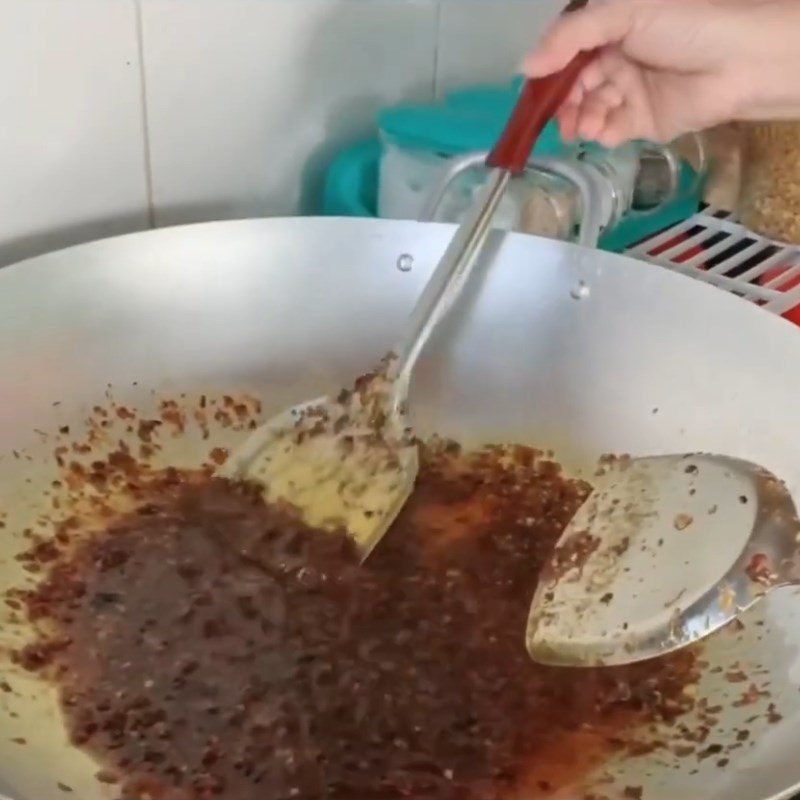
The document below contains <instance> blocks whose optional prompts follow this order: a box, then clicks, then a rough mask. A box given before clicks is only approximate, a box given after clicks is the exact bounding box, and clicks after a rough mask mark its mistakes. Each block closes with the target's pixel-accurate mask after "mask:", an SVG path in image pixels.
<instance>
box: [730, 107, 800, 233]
mask: <svg viewBox="0 0 800 800" xmlns="http://www.w3.org/2000/svg"><path fill="white" fill-rule="evenodd" d="M741 130H742V147H743V154H742V191H741V196H740V200H739V209H738V211H739V218H740V219H741V221H742V223H743V224H744V225H745V226H747V227H748V228H750V229H751V230H753V231H755V232H756V233H760V234H762V235H763V236H768V237H769V238H771V239H775V240H777V241H781V242H787V243H791V244H800V122H759V123H745V124H743V125H742V128H741Z"/></svg>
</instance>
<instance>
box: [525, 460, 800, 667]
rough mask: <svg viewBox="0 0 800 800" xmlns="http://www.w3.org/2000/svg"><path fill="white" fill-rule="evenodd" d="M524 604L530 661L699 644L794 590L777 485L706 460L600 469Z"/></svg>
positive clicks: (757, 473)
mask: <svg viewBox="0 0 800 800" xmlns="http://www.w3.org/2000/svg"><path fill="white" fill-rule="evenodd" d="M600 472H602V473H603V474H600V475H598V476H597V477H596V479H595V480H594V487H595V488H594V490H593V492H592V494H591V495H590V496H589V498H588V499H587V501H586V502H585V503H584V505H583V506H582V507H581V508H580V509H579V510H578V513H577V514H576V515H575V517H574V518H573V519H572V521H571V523H570V525H569V526H568V528H567V530H566V531H565V532H564V534H563V535H562V537H561V539H560V540H559V543H558V545H557V547H556V551H555V554H554V556H553V559H552V560H551V562H550V563H549V565H548V566H547V568H546V570H545V573H544V574H543V576H542V579H541V582H540V584H539V587H538V589H537V591H536V594H535V597H534V600H533V603H532V605H531V611H530V616H529V620H528V630H527V645H528V651H529V652H530V654H531V656H532V657H533V659H534V660H536V661H540V662H544V663H549V664H561V665H572V666H596V665H599V664H605V665H612V664H626V663H630V662H634V661H641V660H644V659H647V658H651V657H654V656H658V655H663V654H665V653H668V652H670V651H673V650H677V649H678V648H681V647H685V646H686V645H687V644H690V643H692V642H695V641H698V640H699V639H701V638H703V637H704V636H707V635H708V634H710V633H713V632H714V631H716V630H718V629H719V628H721V627H722V626H723V625H725V624H726V623H728V622H730V621H731V620H732V619H734V617H736V616H737V615H738V614H740V613H741V612H743V611H745V610H746V609H747V608H749V607H750V606H752V605H753V604H754V603H756V602H758V600H760V599H761V598H762V597H764V596H765V594H766V593H767V592H769V591H771V590H772V589H776V588H778V587H781V586H786V585H787V584H797V583H800V555H799V554H798V549H797V548H798V533H799V532H800V524H798V519H797V514H796V511H795V506H794V502H793V501H792V497H791V495H790V494H789V491H788V490H787V489H786V487H785V486H784V485H783V484H782V483H781V482H780V481H779V480H778V479H777V478H776V477H775V476H774V475H772V474H771V473H769V472H767V471H766V470H765V469H762V468H761V467H759V466H757V465H755V464H751V463H750V462H747V461H742V460H739V459H735V458H727V457H725V456H716V455H688V456H678V455H672V456H661V457H653V458H637V459H630V458H621V459H617V460H614V461H609V462H608V463H606V464H604V465H603V466H602V468H601V470H600Z"/></svg>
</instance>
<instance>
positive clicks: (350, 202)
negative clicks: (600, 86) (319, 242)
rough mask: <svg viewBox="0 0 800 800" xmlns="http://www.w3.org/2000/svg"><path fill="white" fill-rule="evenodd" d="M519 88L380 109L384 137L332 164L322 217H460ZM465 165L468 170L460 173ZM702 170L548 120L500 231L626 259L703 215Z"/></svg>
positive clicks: (648, 148)
mask: <svg viewBox="0 0 800 800" xmlns="http://www.w3.org/2000/svg"><path fill="white" fill-rule="evenodd" d="M520 83H521V82H519V81H515V82H514V83H512V84H506V85H501V86H488V87H476V88H472V89H462V90H459V91H456V92H453V93H450V94H448V95H447V96H446V97H445V98H443V99H442V100H441V101H438V102H436V103H433V104H417V105H408V104H406V105H401V106H396V107H393V108H387V109H384V110H383V111H382V112H381V113H380V115H379V118H378V128H379V134H378V138H377V139H375V140H371V141H368V142H362V143H360V144H356V145H354V146H353V147H351V148H348V149H347V150H346V151H344V152H342V153H340V154H339V156H338V157H337V158H336V159H335V160H334V161H333V163H332V164H331V166H330V168H329V170H328V172H327V176H326V181H325V187H324V196H323V198H322V207H323V211H324V213H326V214H332V215H333V214H335V215H355V216H379V217H385V218H393V219H422V220H425V219H431V218H435V219H438V220H442V221H448V222H454V221H457V220H458V219H460V218H461V216H462V214H463V213H464V211H465V210H466V208H467V207H468V206H469V204H470V201H471V198H472V197H473V194H474V192H475V190H476V189H477V187H478V186H479V185H480V184H481V183H482V181H483V179H484V178H485V176H486V171H485V169H484V167H483V164H482V162H483V157H482V155H481V154H483V156H485V154H486V152H487V151H488V150H490V149H491V147H492V146H493V145H494V143H495V141H496V140H497V137H498V136H499V135H500V133H501V132H502V130H503V127H504V125H505V123H506V120H507V119H508V117H509V114H510V113H511V111H512V109H513V107H514V104H515V101H516V99H517V96H518V93H519V86H520ZM690 149H691V148H690ZM665 153H666V156H665ZM459 165H460V166H461V167H464V169H463V170H462V171H460V172H459V171H456V172H455V173H454V170H457V168H458V167H459ZM702 172H703V170H702V169H698V168H696V167H695V166H694V164H693V163H691V161H687V160H686V159H685V158H683V157H682V156H679V155H677V153H676V152H675V151H674V149H670V150H668V151H667V150H664V149H659V148H657V147H656V146H654V145H647V144H639V145H637V146H636V147H635V148H634V149H631V148H630V147H628V148H623V149H621V150H619V151H608V150H605V149H603V148H600V147H596V146H593V145H586V144H584V145H580V146H575V145H574V144H568V143H565V142H564V141H563V140H562V139H561V137H560V135H559V131H558V127H557V125H555V124H553V123H551V124H550V125H548V126H546V128H545V130H544V131H543V134H542V136H541V138H540V140H539V141H538V143H537V146H536V149H535V151H534V153H533V157H532V161H531V164H530V167H529V170H528V171H527V173H526V175H525V176H524V177H522V178H521V179H518V180H515V181H513V182H512V184H511V185H510V186H509V188H508V190H507V195H506V196H505V197H504V198H503V202H502V205H501V207H500V208H499V209H498V213H497V216H496V218H495V220H494V224H495V225H496V226H497V227H500V228H504V229H507V230H508V229H513V230H517V231H522V232H525V233H532V234H538V235H544V236H549V237H552V238H557V239H564V240H572V241H581V242H582V243H584V244H590V245H591V246H597V245H599V246H600V247H602V248H604V249H609V250H617V251H620V250H623V249H624V248H626V247H628V246H630V245H631V244H633V243H634V242H636V241H639V240H640V239H643V238H645V237H647V236H649V235H652V234H654V233H656V232H657V231H659V230H662V229H664V228H667V227H669V226H670V225H672V224H675V223H676V222H679V221H682V220H683V219H685V218H686V217H688V216H690V215H691V214H693V213H694V212H696V211H697V210H698V207H699V203H700V194H701V191H700V190H701V186H700V181H699V180H698V177H699V175H698V173H702ZM587 209H588V212H589V213H588V214H587ZM587 217H590V218H588V219H587ZM589 230H591V231H592V235H591V236H589V235H588V233H587V231H589Z"/></svg>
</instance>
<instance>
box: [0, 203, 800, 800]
mask: <svg viewBox="0 0 800 800" xmlns="http://www.w3.org/2000/svg"><path fill="white" fill-rule="evenodd" d="M451 233H452V228H451V227H450V226H442V225H432V224H417V223H409V222H388V221H365V220H333V219H291V220H283V219H275V220H254V221H241V222H222V223H210V224H203V225H195V226H186V227H180V228H174V229H166V230H160V231H153V232H147V233H143V234H135V235H131V236H125V237H120V238H116V239H110V240H106V241H101V242H97V243H93V244H89V245H85V246H80V247H76V248H72V249H69V250H65V251H62V252H58V253H54V254H51V255H48V256H45V257H42V258H38V259H34V260H32V261H28V262H24V263H22V264H19V265H15V266H13V267H9V268H6V269H4V270H2V271H1V272H0V376H1V377H0V386H1V387H2V398H3V400H2V411H0V510H2V511H3V512H5V513H6V514H7V515H8V518H7V519H6V528H5V529H4V535H3V537H2V538H0V541H2V546H1V547H0V590H3V589H5V588H7V587H8V586H11V585H14V584H15V583H16V582H18V581H19V579H20V575H21V573H20V568H19V565H18V564H17V562H15V561H14V558H13V557H14V555H15V554H16V553H17V552H19V551H20V549H22V547H23V546H24V542H23V541H21V540H20V539H18V538H16V537H14V536H13V535H11V533H10V532H11V531H13V530H17V529H19V528H21V527H24V525H25V524H26V521H27V520H30V519H31V518H33V517H35V516H36V514H37V513H38V512H39V510H40V509H41V507H42V503H43V496H42V492H43V489H44V488H45V487H46V486H47V484H48V483H49V481H50V480H51V479H52V474H53V473H52V470H53V465H52V457H51V456H52V443H51V441H50V440H49V439H48V438H47V437H46V436H44V435H42V433H37V431H40V432H42V431H43V432H45V433H46V432H48V431H53V430H55V429H56V428H57V427H58V426H63V425H74V424H79V423H80V421H81V420H83V419H84V418H85V417H86V415H87V413H88V412H89V410H90V409H91V407H92V406H93V405H94V404H96V403H97V402H98V401H99V400H102V398H103V397H104V396H105V394H106V392H109V391H112V392H113V394H114V397H115V399H116V400H117V401H119V402H123V403H128V404H130V405H134V406H137V407H139V408H143V409H144V408H147V407H148V405H150V406H152V404H153V403H154V402H155V400H154V398H157V397H158V396H161V395H163V394H166V395H171V396H175V395H178V394H179V393H188V394H191V393H200V392H208V393H210V394H214V393H217V394H222V393H225V392H243V391H244V392H249V393H252V394H257V395H259V396H260V397H261V398H262V400H263V401H264V408H263V414H264V416H265V417H267V416H269V415H270V414H272V413H273V412H275V411H278V410H279V409H281V408H282V407H284V406H286V405H288V404H290V403H292V402H296V401H298V400H300V399H302V398H306V397H314V396H317V395H320V394H324V393H326V392H328V391H330V390H332V389H336V388H337V387H339V386H342V385H346V384H348V383H349V382H350V381H351V380H352V379H353V378H354V377H355V376H356V375H357V374H359V373H360V372H362V371H363V369H364V368H365V367H367V366H369V365H371V364H373V363H374V362H375V360H376V359H377V358H379V357H380V356H381V355H382V354H383V353H384V351H385V350H386V349H387V348H388V347H389V346H390V345H391V343H392V342H393V341H394V339H395V337H396V335H397V332H398V331H399V329H400V325H401V323H402V321H403V319H404V317H405V315H406V314H407V313H408V312H409V310H410V309H411V306H412V304H413V301H414V299H415V297H416V295H417V294H418V292H419V291H420V289H421V287H422V286H423V284H424V282H425V279H426V277H427V275H428V274H429V273H430V271H431V269H432V267H433V266H434V265H435V263H436V260H437V258H438V257H439V255H440V254H441V253H442V251H443V250H444V248H445V245H446V243H447V241H448V237H449V236H450V235H451ZM403 254H408V255H410V256H411V257H412V260H413V266H412V268H411V269H410V271H405V270H401V269H398V266H397V262H398V257H399V256H400V255H403ZM402 264H403V266H405V265H407V264H408V259H403V261H402ZM478 273H479V274H478V275H477V276H476V281H475V287H474V289H473V291H472V292H471V294H470V296H469V297H468V298H467V300H466V302H465V303H464V304H463V305H462V307H461V308H460V309H459V311H458V313H456V314H454V315H452V318H451V319H450V320H449V321H448V322H447V323H446V324H445V326H444V328H443V329H442V330H441V332H440V335H438V336H437V337H436V339H435V341H434V342H433V343H432V344H431V346H430V347H429V350H428V352H427V353H426V354H425V355H424V356H423V359H422V361H421V363H420V366H419V371H418V378H417V381H416V384H415V386H414V387H413V390H412V400H411V405H412V408H411V413H412V418H413V421H414V423H415V425H416V426H417V428H418V430H419V431H420V432H421V433H423V434H427V433H433V432H437V433H439V434H443V435H448V436H453V437H455V438H457V439H459V440H461V441H462V442H465V443H468V444H469V443H473V444H478V443H481V442H489V441H517V442H527V443H531V444H534V445H536V446H538V447H541V448H552V449H553V450H554V451H555V454H556V458H557V459H558V460H560V461H561V463H562V464H564V465H565V466H567V467H568V468H569V469H571V470H573V471H575V472H580V471H581V469H582V468H583V467H586V466H588V465H589V464H592V463H594V461H595V459H596V458H597V456H599V455H600V454H602V453H605V452H615V453H622V452H628V453H631V454H658V453H670V452H681V451H703V450H706V451H712V452H724V453H726V454H728V455H732V456H738V457H742V458H746V459H750V460H752V461H755V462H758V463H761V464H763V465H764V466H765V467H767V468H768V469H770V470H772V471H773V472H775V473H776V474H777V475H779V476H781V477H782V478H784V479H785V480H786V481H787V483H788V485H789V487H790V488H791V490H792V491H793V493H794V496H795V499H796V500H797V499H798V497H800V448H798V445H797V441H796V437H795V430H796V426H797V420H796V416H797V412H796V409H797V407H798V406H797V398H798V397H800V332H798V331H797V330H796V329H795V328H793V327H792V326H791V325H789V324H788V323H786V322H784V321H782V320H780V319H778V318H775V317H773V316H771V315H769V314H767V313H765V312H763V311H761V310H759V309H758V308H756V307H754V306H752V305H750V304H748V303H745V302H743V301H740V300H738V299H737V298H735V297H733V296H730V295H726V294H724V293H722V292H720V291H719V290H716V289H713V288H711V287H709V286H706V285H703V284H700V283H698V282H694V281H692V280H690V279H687V278H683V277H681V276H679V275H676V274H673V273H669V272H667V271H665V270H662V269H660V268H655V267H651V266H648V265H644V264H641V263H638V262H634V261H632V260H628V259H625V258H622V257H617V256H613V255H609V254H604V253H599V252H596V251H589V250H583V249H580V248H578V247H574V246H571V245H565V244H562V243H556V242H551V241H547V240H540V239H535V238H531V237H526V236H521V235H506V236H502V237H501V236H498V237H496V238H495V239H494V240H493V241H492V246H491V248H490V252H489V253H488V254H487V256H486V258H484V260H483V263H482V264H481V265H479V267H478ZM242 435H243V434H238V436H242ZM226 436H227V437H228V438H227V439H225V442H224V443H225V444H231V443H233V441H234V439H235V437H236V434H232V433H229V434H226ZM220 441H222V440H220ZM207 449H208V443H207V442H201V441H200V440H199V438H198V437H195V438H192V437H191V436H187V437H182V438H180V439H176V440H174V442H173V444H172V445H171V446H170V447H168V448H167V449H166V450H165V452H164V453H163V458H164V460H165V461H171V462H175V463H177V464H186V465H191V464H194V463H197V462H198V460H199V459H200V456H201V453H205V452H206V451H207ZM14 451H17V454H18V456H19V457H15V456H14ZM2 631H3V639H4V641H3V644H4V645H5V646H6V647H13V646H15V643H16V640H15V638H14V632H13V630H12V629H11V628H10V627H8V626H5V627H4V628H3V629H2ZM799 647H800V598H798V597H797V595H796V593H795V592H792V591H787V592H784V593H782V594H781V593H779V594H777V595H776V596H774V597H770V598H769V600H768V601H767V602H765V603H764V604H763V605H762V607H761V608H760V609H759V610H756V612H755V613H754V614H751V615H750V616H748V617H747V618H745V620H744V629H743V630H741V631H738V632H730V631H728V632H723V633H722V634H720V635H719V636H717V637H715V638H714V639H713V640H712V641H711V642H710V643H709V645H708V646H707V648H706V655H705V658H706V659H707V661H708V662H709V667H708V669H707V670H706V674H705V677H704V678H703V680H702V682H701V684H700V685H699V687H698V695H699V696H702V697H704V698H706V699H707V705H709V706H712V707H713V706H721V707H722V709H723V710H722V711H721V712H720V713H719V714H718V715H717V716H718V723H717V724H716V725H715V726H714V729H713V730H710V731H709V738H708V742H720V743H723V744H725V743H731V742H735V741H736V739H737V735H738V732H739V731H741V730H743V729H745V728H747V729H748V730H749V732H750V733H749V735H750V738H749V740H748V742H747V744H746V745H743V746H741V747H738V748H737V749H734V750H732V751H731V752H730V753H729V754H728V755H726V758H727V759H728V763H727V765H726V766H724V767H720V766H718V765H717V761H718V759H715V758H704V759H697V758H694V759H683V760H677V761H675V760H670V759H665V758H664V757H663V754H662V755H659V754H658V753H654V754H651V755H649V756H643V757H639V758H635V759H629V760H626V761H622V762H620V763H618V764H615V765H612V767H611V769H612V771H613V772H614V773H615V774H616V775H617V777H618V780H617V784H616V785H617V786H621V787H624V786H626V785H642V786H643V787H644V794H643V796H644V798H645V799H646V800H674V798H675V797H677V796H691V797H703V798H707V799H708V800H713V799H715V798H719V800H721V799H722V798H725V799H726V800H762V799H763V800H766V798H774V797H784V796H788V795H789V794H791V787H793V786H797V785H798V784H800V762H798V760H797V758H796V742H797V741H798V740H800V692H798V687H800V657H798V648H799ZM733 665H738V666H737V667H736V669H738V670H741V671H743V672H745V673H747V674H748V675H752V676H753V681H754V682H755V683H757V684H758V686H759V687H764V688H765V689H766V691H768V692H769V697H768V699H763V700H762V701H759V702H761V704H762V705H766V703H771V704H774V708H775V710H776V711H777V712H779V715H780V719H778V718H777V714H776V713H773V714H772V715H771V716H772V722H770V721H768V720H767V716H769V715H768V714H767V713H766V709H765V708H762V706H760V705H758V704H756V705H755V706H754V705H743V704H738V705H737V698H740V697H741V695H742V692H743V691H744V690H746V689H747V688H748V687H747V685H745V686H744V687H743V686H742V685H741V684H737V683H735V682H733V683H732V682H730V680H728V679H726V673H727V672H729V671H730V669H733V668H734V667H733ZM14 680H15V682H16V683H17V684H19V685H20V686H22V687H23V690H22V695H23V699H22V700H13V699H9V698H8V697H2V696H0V718H1V719H3V732H4V733H6V732H8V733H7V735H6V736H3V737H0V792H5V794H6V795H7V796H8V797H10V798H14V799H15V800H51V799H52V798H63V797H64V796H65V795H64V794H63V792H62V791H60V790H59V789H58V788H57V787H56V784H55V782H54V780H53V776H54V775H55V774H56V773H57V774H58V775H59V776H63V779H64V780H65V781H66V777H67V776H68V778H69V780H68V782H69V783H70V784H71V785H73V786H74V787H75V791H76V794H75V795H73V796H75V797H81V798H82V800H95V798H103V797H113V788H112V787H105V786H102V785H101V784H98V783H97V782H96V781H95V780H94V779H93V777H92V775H93V773H94V771H95V768H94V767H93V766H92V764H91V763H90V762H89V760H88V758H87V757H86V756H84V755H82V754H81V753H79V752H77V751H75V750H74V749H72V748H69V747H67V746H66V744H65V738H64V732H63V730H62V727H61V723H60V721H59V718H58V709H57V705H56V703H55V700H54V696H53V694H52V692H49V691H47V690H45V689H43V688H42V686H41V685H40V684H38V683H36V682H35V681H34V680H33V679H31V678H29V677H25V676H18V675H15V676H14ZM15 703H16V705H15ZM9 712H13V713H14V714H17V715H18V716H16V717H13V716H6V715H8V713H9ZM754 716H756V717H757V719H755V720H752V721H750V722H748V720H750V719H751V718H752V717H754ZM20 738H24V739H25V740H26V742H27V744H26V746H24V747H21V746H20V745H19V744H18V743H16V742H15V741H13V739H20ZM600 791H601V793H602V792H604V791H606V790H603V789H602V788H601V789H600ZM607 793H609V794H611V795H612V796H613V792H612V790H611V789H608V790H607Z"/></svg>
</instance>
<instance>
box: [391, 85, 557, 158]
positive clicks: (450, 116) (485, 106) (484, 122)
mask: <svg viewBox="0 0 800 800" xmlns="http://www.w3.org/2000/svg"><path fill="white" fill-rule="evenodd" d="M519 88H520V80H515V81H514V82H512V83H510V84H507V85H505V86H501V87H497V86H486V87H477V88H473V89H467V90H462V91H458V92H453V93H451V94H449V95H447V96H446V97H445V98H444V101H443V102H441V103H437V104H424V105H403V106H395V107H394V108H387V109H384V110H383V111H381V112H380V114H379V115H378V127H379V128H380V132H381V136H382V137H383V138H384V140H385V141H387V142H390V143H391V144H393V145H395V146H396V147H399V148H400V149H403V150H424V151H427V152H432V153H438V154H440V155H442V156H454V155H463V154H464V153H471V152H475V151H480V150H490V149H491V148H492V147H493V146H494V144H495V142H496V141H497V139H498V138H499V136H500V133H501V132H502V130H503V127H504V126H505V124H506V121H507V120H508V117H509V115H510V114H511V110H512V109H513V107H514V103H515V102H516V99H517V96H518V94H519ZM565 149H566V148H565V145H564V142H563V141H562V139H561V136H560V134H559V132H558V125H557V124H556V123H554V122H551V123H549V124H548V125H547V126H546V127H545V129H544V131H542V134H541V136H540V137H539V141H538V142H537V144H536V147H535V149H534V154H535V155H537V156H557V155H560V154H562V153H563V152H564V151H565Z"/></svg>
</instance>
